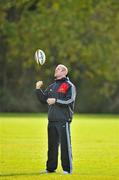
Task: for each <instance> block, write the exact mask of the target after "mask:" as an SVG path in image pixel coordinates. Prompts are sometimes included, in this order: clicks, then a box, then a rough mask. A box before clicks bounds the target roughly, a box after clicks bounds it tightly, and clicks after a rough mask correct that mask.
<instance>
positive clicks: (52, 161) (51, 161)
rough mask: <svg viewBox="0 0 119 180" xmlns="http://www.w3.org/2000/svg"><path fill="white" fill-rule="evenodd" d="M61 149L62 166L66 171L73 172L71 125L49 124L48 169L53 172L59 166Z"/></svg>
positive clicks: (64, 123)
mask: <svg viewBox="0 0 119 180" xmlns="http://www.w3.org/2000/svg"><path fill="white" fill-rule="evenodd" d="M59 144H60V147H61V165H62V168H63V170H64V171H67V172H69V173H71V172H72V150H71V136H70V124H69V123H68V122H63V123H61V122H49V124H48V160H47V163H46V169H47V170H48V171H50V172H53V171H55V170H56V169H57V165H58V147H59Z"/></svg>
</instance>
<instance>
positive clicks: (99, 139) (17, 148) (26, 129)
mask: <svg viewBox="0 0 119 180" xmlns="http://www.w3.org/2000/svg"><path fill="white" fill-rule="evenodd" d="M71 134H72V151H73V174H72V175H62V174H61V173H62V168H61V164H60V156H59V165H58V169H57V173H55V174H40V171H42V170H44V169H45V162H46V160H47V116H46V115H42V114H0V180H30V179H32V180H41V179H48V180H50V179H53V180H55V179H57V180H59V179H78V180H117V179H119V116H117V115H75V116H74V119H73V122H72V125H71Z"/></svg>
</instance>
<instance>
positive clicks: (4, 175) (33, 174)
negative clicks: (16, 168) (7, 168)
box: [0, 172, 40, 177]
mask: <svg viewBox="0 0 119 180" xmlns="http://www.w3.org/2000/svg"><path fill="white" fill-rule="evenodd" d="M28 175H29V176H35V175H40V173H38V172H37V173H8V174H0V177H7V176H28Z"/></svg>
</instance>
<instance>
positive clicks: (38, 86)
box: [36, 81, 43, 89]
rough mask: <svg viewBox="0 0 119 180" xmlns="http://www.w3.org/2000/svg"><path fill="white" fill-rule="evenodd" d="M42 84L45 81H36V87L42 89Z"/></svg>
mask: <svg viewBox="0 0 119 180" xmlns="http://www.w3.org/2000/svg"><path fill="white" fill-rule="evenodd" d="M42 85H43V81H38V82H37V83H36V89H40V88H41V86H42Z"/></svg>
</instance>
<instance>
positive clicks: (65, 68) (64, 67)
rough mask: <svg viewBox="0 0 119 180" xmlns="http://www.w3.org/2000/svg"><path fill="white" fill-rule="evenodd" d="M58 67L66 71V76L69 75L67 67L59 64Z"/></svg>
mask: <svg viewBox="0 0 119 180" xmlns="http://www.w3.org/2000/svg"><path fill="white" fill-rule="evenodd" d="M58 66H60V67H62V69H63V70H65V71H66V75H67V74H68V68H67V67H66V66H65V65H63V64H59V65H58Z"/></svg>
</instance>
